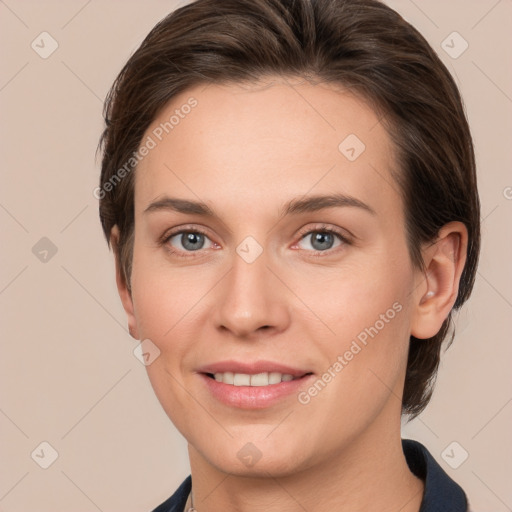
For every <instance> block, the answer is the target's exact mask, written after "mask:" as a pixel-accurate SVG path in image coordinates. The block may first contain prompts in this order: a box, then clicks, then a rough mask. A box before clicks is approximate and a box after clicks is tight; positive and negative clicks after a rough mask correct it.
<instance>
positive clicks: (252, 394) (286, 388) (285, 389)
mask: <svg viewBox="0 0 512 512" xmlns="http://www.w3.org/2000/svg"><path fill="white" fill-rule="evenodd" d="M200 376H201V377H202V379H203V381H204V382H205V384H206V387H207V388H208V390H209V391H210V393H211V394H212V395H213V396H214V397H215V398H216V399H217V400H219V401H221V402H223V403H224V404H226V405H230V406H232V407H238V408H240V409H264V408H266V407H270V406H272V405H274V404H276V403H278V402H280V401H281V400H283V399H285V398H287V397H290V396H291V395H295V396H296V395H297V394H298V393H299V391H300V389H301V388H303V387H305V386H307V385H308V382H309V381H310V379H311V378H313V375H304V376H303V377H301V378H299V379H294V380H290V381H288V382H280V383H279V384H270V385H269V386H233V385H231V384H224V383H223V382H217V381H216V380H215V379H212V378H211V377H208V375H205V374H204V373H202V374H200Z"/></svg>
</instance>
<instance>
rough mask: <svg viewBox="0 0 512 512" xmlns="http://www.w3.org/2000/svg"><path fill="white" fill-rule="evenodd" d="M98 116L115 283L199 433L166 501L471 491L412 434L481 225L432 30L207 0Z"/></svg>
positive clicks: (170, 410)
mask: <svg viewBox="0 0 512 512" xmlns="http://www.w3.org/2000/svg"><path fill="white" fill-rule="evenodd" d="M105 119H106V128H105V131H104V133H103V136H102V140H101V143H102V150H103V162H102V173H101V182H100V187H99V188H98V189H97V191H96V194H97V197H98V198H99V199H100V218H101V221H102V225H103V229H104V232H105V235H106V237H107V240H108V242H109V243H110V244H111V245H112V247H113V249H114V254H115V259H116V273H117V285H118V289H119V293H120V297H121V300H122V303H123V306H124V309H125V311H126V313H127V318H128V324H129V328H130V333H131V334H132V336H133V337H134V338H136V339H138V340H142V343H141V347H142V352H143V355H144V357H145V363H146V365H147V371H148V375H149V378H150V381H151V384H152V386H153V388H154V390H155V393H156V395H157V397H158V399H159V401H160V402H161V404H162V406H163V408H164V410H165V412H166V413H167V414H168V416H169V418H170V419H171V420H172V422H173V423H174V424H175V426H176V427H177V428H178V430H179V431H180V432H181V433H182V434H183V436H184V437H185V438H186V440H187V442H188V447H189V456H190V465H191V477H189V478H187V479H186V480H185V482H184V483H183V484H182V485H181V486H180V488H179V489H178V490H177V491H176V493H175V494H174V495H173V496H171V498H169V500H167V501H166V502H165V503H163V504H162V505H160V506H159V507H157V508H156V509H155V512H163V511H178V510H179V511H182V510H197V512H209V511H219V510H223V511H231V510H232V511H235V510H236V511H259V510H261V511H273V510H279V511H296V510H307V511H324V510H349V511H351V512H353V511H363V510H364V511H368V510H379V511H397V510H400V511H402V512H418V511H419V510H421V511H422V512H429V511H434V510H436V511H437V510H450V511H454V512H455V511H465V510H467V506H468V505H467V499H466V496H465V494H464V492H463V490H462V489H461V488H460V487H459V486H458V485H457V484H456V483H455V482H454V481H452V480H451V479H450V478H449V477H448V475H447V474H446V473H444V471H443V470H442V469H441V467H440V466H439V465H438V464H437V463H436V462H435V460H434V459H433V458H432V456H431V455H430V454H429V452H428V451H427V449H426V448H425V447H423V446H422V445H421V444H419V443H417V442H413V441H408V440H402V439H401V438H400V421H401V416H402V415H408V416H409V417H411V418H412V417H415V416H416V415H418V414H419V413H420V412H421V411H422V410H423V409H424V408H425V406H426V405H427V403H428V401H429V399H430V396H431V393H432V384H433V381H434V378H435V375H436V372H437V368H438V364H439V355H440V349H441V344H442V342H443V340H444V339H445V338H446V337H447V333H448V329H449V326H450V321H451V311H452V309H453V308H459V307H460V306H461V305H462V304H463V303H464V302H465V301H466V300H467V298H468V297H469V295H470V292H471V289H472V285H473V281H474V277H475V272H476V265H477V260H478V252H479V243H480V233H479V200H478V193H477V187H476V176H475V162H474V154H473V147H472V140H471V135H470V132H469V128H468V124H467V121H466V118H465V114H464V110H463V107H462V102H461V98H460V95H459V92H458V90H457V87H456V86H455V84H454V81H453V80H452V78H451V76H450V74H449V73H448V71H447V70H446V68H445V67H444V65H443V64H442V63H441V61H440V60H439V58H438V57H437V56H436V54H435V53H434V51H433V50H432V49H431V48H430V47H429V45H428V44H427V43H426V41H425V40H424V38H423V37H422V36H421V35H420V34H419V33H418V32H417V31H416V30H415V29H414V28H413V27H411V25H409V24H408V23H407V22H405V21H404V20H403V19H402V18H401V17H400V16H399V15H398V14H397V13H395V12H394V11H393V10H391V9H390V8H388V7H386V6H385V5H383V4H381V3H380V2H377V1H375V0H316V1H315V0H297V1H290V0H256V1H253V0H250V1H249V0H223V1H222V2H219V1H213V0H198V1H196V2H194V3H192V4H189V5H187V6H185V7H182V8H180V9H178V10H177V11H175V12H173V13H172V14H170V15H169V16H167V17H166V18H165V19H163V20H162V21H161V22H159V23H158V24H157V25H156V26H155V27H154V29H153V30H152V31H151V32H150V34H149V35H148V36H147V38H146V39H145V40H144V42H143V43H142V45H141V47H140V48H139V49H138V50H137V51H136V52H135V53H134V55H133V56H132V57H131V58H130V60H129V61H128V63H127V64H126V65H125V67H124V68H123V70H122V71H121V73H120V75H119V76H118V78H117V79H116V81H115V83H114V85H113V87H112V89H111V91H110V93H109V95H108V98H107V101H106V105H105Z"/></svg>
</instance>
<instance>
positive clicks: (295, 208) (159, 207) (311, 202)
mask: <svg viewBox="0 0 512 512" xmlns="http://www.w3.org/2000/svg"><path fill="white" fill-rule="evenodd" d="M335 207H355V208H360V209H362V210H364V211H366V212H368V213H370V214H372V215H376V213H375V210H374V209H373V208H372V207H371V206H369V205H367V204H366V203H364V202H363V201H361V200H359V199H357V198H355V197H352V196H348V195H345V194H330V195H316V196H309V197H307V198H304V199H303V198H296V199H292V200H291V201H288V202H287V203H286V204H285V205H284V207H282V208H281V210H280V214H279V218H282V217H285V216H286V215H293V214H300V213H307V212H316V211H318V210H323V209H325V208H335ZM156 211H175V212H178V213H184V214H195V215H202V216H205V217H216V215H215V213H214V212H213V210H212V209H211V208H210V207H209V206H208V205H207V204H206V203H203V202H201V201H191V200H189V199H178V198H175V197H167V196H166V197H163V198H162V199H158V200H157V201H153V202H152V203H151V204H150V205H149V206H148V207H147V208H146V209H145V210H144V213H150V212H156Z"/></svg>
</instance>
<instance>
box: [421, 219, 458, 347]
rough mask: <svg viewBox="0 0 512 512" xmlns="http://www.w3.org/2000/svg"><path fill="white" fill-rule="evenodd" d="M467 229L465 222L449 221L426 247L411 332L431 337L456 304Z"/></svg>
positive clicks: (423, 337)
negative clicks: (423, 269) (423, 268)
mask: <svg viewBox="0 0 512 512" xmlns="http://www.w3.org/2000/svg"><path fill="white" fill-rule="evenodd" d="M467 243H468V233H467V229H466V226H465V225H464V224H463V223H462V222H450V223H448V224H446V225H445V226H443V228H442V229H441V230H440V231H439V234H438V238H437V240H436V241H435V242H434V243H433V244H432V245H430V246H428V247H427V248H426V249H425V250H424V251H423V261H424V262H425V273H424V274H423V275H422V276H421V281H420V282H419V283H418V284H417V286H416V289H415V298H414V303H415V312H414V315H413V319H412V324H411V334H412V335H413V336H414V337H416V338H420V339H426V338H431V337H433V336H435V335H436V334H437V333H438V332H439V330H440V329H441V327H442V325H443V322H444V321H445V320H446V318H447V317H448V315H449V314H450V311H451V310H452V308H453V305H454V303H455V300H456V299H457V294H458V291H459V282H460V276H461V274H462V271H463V269H464V265H465V263H466V251H467Z"/></svg>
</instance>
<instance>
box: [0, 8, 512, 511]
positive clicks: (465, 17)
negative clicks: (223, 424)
mask: <svg viewBox="0 0 512 512" xmlns="http://www.w3.org/2000/svg"><path fill="white" fill-rule="evenodd" d="M389 4H390V5H391V6H392V7H394V8H396V9H397V10H398V11H399V12H400V13H402V14H403V15H404V16H405V17H406V19H408V20H409V21H410V22H411V23H413V24H414V25H415V26H416V27H417V28H418V29H419V30H420V31H421V32H422V33H423V34H424V35H425V36H426V37H427V39H428V40H429V41H430V43H431V44H432V45H433V47H434V48H435V49H436V50H437V51H438V53H439V54H440V56H441V57H442V58H443V60H444V62H445V63H446V64H447V65H448V67H449V69H450V70H451V71H452V73H453V74H454V76H455V77H456V79H457V82H458V83H459V85H460V87H461V90H462V93H463V96H464V98H465V102H466V104H467V110H468V115H469V119H470V123H471V125H472V127H473V133H474V138H475V143H476V153H477V159H478V168H479V185H480V194H481V200H482V228H483V252H482V256H481V263H480V268H479V273H478V277H477V281H476V287H475V290H474V294H473V297H472V299H471V301H470V303H469V305H468V307H466V308H465V309H464V310H463V312H462V313H461V315H460V317H459V320H458V322H459V331H458V335H457V337H456V340H455V342H454V344H453V345H452V347H451V348H450V349H449V350H448V351H447V352H446V354H445V357H444V360H443V363H442V368H441V373H440V376H439V380H438V384H437V388H436V392H435V395H434V399H433V401H432V403H431V405H430V406H429V408H428V409H427V411H426V412H425V413H424V414H423V415H422V416H421V418H420V419H418V420H416V421H414V422H413V423H411V424H409V425H407V426H405V427H404V436H405V437H412V438H416V439H418V440H420V441H422V442H423V443H424V444H426V445H427V446H428V447H429V449H430V450H431V452H432V453H433V454H434V455H435V457H436V458H437V459H438V461H439V462H440V464H441V465H442V466H443V468H445V469H446V471H448V473H449V474H450V475H452V476H453V477H454V478H455V479H456V480H457V481H458V482H460V484H461V485H462V486H463V487H464V488H465V490H466V491H467V493H468V495H469V497H470V500H471V502H472V504H473V508H474V509H475V510H477V511H490V512H491V511H492V512H502V511H510V510H512V492H511V486H510V478H511V460H512V443H511V438H510V434H509V432H508V431H509V429H510V426H511V419H512V403H511V402H512V383H511V379H510V360H511V358H510V356H511V350H512V349H511V343H510V341H511V339H512V329H511V322H510V318H511V312H512V283H511V280H512V276H511V272H510V262H511V261H512V237H511V236H510V235H511V232H510V220H511V218H512V216H511V214H512V188H511V187H512V175H511V172H510V169H511V168H512V167H511V163H512V162H511V161H512V152H511V143H510V134H511V124H512V119H511V112H512V73H511V67H510V62H511V61H510V57H511V55H510V54H511V51H510V50H511V39H512V36H511V34H512V32H511V30H510V27H512V1H511V0H500V1H497V0H478V1H477V0H470V1H468V0H452V1H450V2H446V1H443V0H425V1H420V0H416V1H415V2H413V1H412V0H393V1H391V0H390V1H389ZM177 5H178V3H177V2H173V1H167V2H165V1H157V0H152V1H148V2H134V1H124V2H120V1H112V0H110V1H99V0H90V1H84V0H73V1H67V2H64V1H60V2H58V1H56V0H52V1H45V2H38V1H35V0H32V1H21V0H5V1H0V34H1V35H0V38H1V46H0V47H1V48H2V53H1V55H2V67H1V76H0V106H1V116H2V117H1V138H0V140H1V141H2V142H1V144H2V145H1V156H2V158H1V169H2V186H1V189H0V225H1V230H2V237H1V240H2V247H3V250H2V260H1V265H0V308H1V317H2V323H1V326H2V327H1V335H2V357H1V363H0V365H1V366H0V385H1V390H2V393H1V399H0V430H1V447H2V455H1V458H0V460H1V463H0V466H1V469H0V471H1V473H0V510H1V511H4V512H22V511H23V512H27V511H29V510H30V511H32V510H37V511H39V512H47V511H48V512H49V511H52V512H60V511H62V512H64V511H66V512H69V511H74V512H85V511H97V510H100V511H103V512H110V511H121V510H122V511H124V512H131V511H133V512H142V511H149V510H151V509H152V508H153V507H154V506H156V505H157V504H159V503H160V502H161V501H163V500H164V499H165V498H167V497H168V496H169V495H170V494H171V493H172V492H173V491H174V489H175V488H176V487H177V486H178V484H179V483H180V482H181V481H182V480H183V478H184V477H185V476H186V475H187V474H188V460H187V453H186V444H185V442H184V440H183V439H182V438H181V436H180V435H179V434H178V433H177V431H176V430H175V429H174V427H173V426H172V424H171V423H170V421H169V420H168V419H167V417H166V415H165V414H164V412H163V411H162V410H161V408H160V405H159V403H158V402H157V400H156V398H155V397H154V395H153V392H152V389H151V387H150V385H149V381H148V379H147V377H146V373H145V368H144V366H143V365H142V364H141V363H140V362H139V361H138V360H137V359H136V358H135V357H134V355H133V350H134V349H135V347H136V346H137V343H136V342H135V341H134V340H133V339H132V338H131V337H130V336H129V335H128V333H127V329H126V323H125V317H124V312H123V310H122V308H121V305H120V302H119V299H118V297H117V292H116V289H115V283H114V274H113V264H112V261H111V256H110V255H109V254H108V252H107V248H106V244H105V242H104V240H103V238H102V233H101V231H100V224H99V221H98V211H97V206H98V205H97V200H96V199H95V198H94V197H93V194H92V191H93V189H94V188H95V186H96V185H97V181H98V172H99V166H98V163H97V162H96V161H95V150H96V145H97V142H98V137H99V135H100V132H101V129H102V117H101V109H102V100H103V98H104V97H105V94H106V92H107V90H108V88H109V86H110V84H111V83H112V81H113V79H114V78H115V76H116V75H117V73H118V71H119V70H120V69H121V66H122V64H123V63H124V62H125V61H126V59H127V58H128V56H129V55H130V54H131V53H132V52H133V51H134V50H135V49H136V48H137V46H138V44H139V43H140V42H141V41H142V39H143V37H144V36H145V35H146V33H147V32H148V31H149V30H150V29H151V27H152V26H153V25H154V24H155V23H156V22H157V21H158V20H160V19H161V18H162V17H163V16H164V15H165V14H167V13H168V12H169V11H171V10H172V9H173V8H175V7H176V6H177ZM43 31H46V32H48V33H49V34H51V36H52V37H53V38H54V39H55V40H56V41H57V43H58V48H57V50H56V51H55V52H54V53H53V54H52V55H50V56H49V57H48V58H46V59H43V58H42V57H41V56H40V55H39V54H38V53H36V51H34V50H33V49H32V48H31V43H32V41H34V40H35V44H39V48H38V50H39V51H40V52H41V51H43V48H41V47H42V43H41V37H45V38H46V39H45V43H44V48H45V50H46V51H47V50H48V49H50V48H51V46H50V40H49V39H48V36H41V37H38V36H39V34H40V33H41V32H43ZM454 31H457V32H458V33H459V34H460V35H461V36H462V37H463V38H464V40H466V41H467V43H468V44H469V47H468V49H467V50H466V51H465V52H464V53H463V54H462V55H460V56H459V57H458V58H453V57H450V56H449V55H448V54H447V53H446V52H445V50H444V49H443V47H442V46H441V44H442V42H443V41H444V40H445V39H446V38H447V36H449V35H450V34H451V33H452V32H454ZM447 41H448V44H450V45H451V46H453V47H454V50H452V53H453V51H455V50H458V49H461V48H462V47H461V46H460V45H461V44H463V42H462V40H460V39H453V36H451V39H448V40H447ZM451 41H454V42H453V43H452V42H451ZM445 44H446V43H445ZM36 48H37V47H36ZM43 237H47V238H48V239H49V240H51V242H52V243H53V244H54V246H55V248H56V249H57V252H56V253H55V254H54V255H53V254H52V252H51V250H50V252H48V253H47V254H46V253H44V250H45V249H46V250H48V241H42V242H39V241H40V239H41V238H43ZM38 242H39V244H40V245H37V246H36V249H34V250H33V247H34V246H35V245H36V244H37V243H38ZM45 244H46V245H45ZM34 252H35V254H34ZM45 255H46V261H41V260H40V258H43V257H44V256H45ZM43 441H46V442H48V443H50V445H51V446H52V447H53V448H54V449H55V450H56V451H57V452H58V458H57V459H56V460H55V462H54V463H53V464H52V465H51V466H50V467H48V469H42V468H41V467H40V466H39V464H44V462H46V463H48V462H50V461H51V450H50V449H49V448H48V447H45V446H44V445H43V447H40V446H39V445H40V443H41V442H43ZM453 441H456V442H457V443H458V445H455V447H453V446H451V447H450V448H449V449H448V454H449V455H451V459H448V458H447V460H449V462H450V463H451V464H452V465H454V461H455V462H460V461H461V460H462V457H463V455H464V452H463V451H462V450H465V451H467V452H468V454H469V456H468V458H467V460H465V461H464V462H463V463H462V464H461V465H460V466H459V467H458V468H457V469H452V468H451V467H450V466H449V465H448V463H447V462H446V461H445V460H444V459H443V457H442V453H443V451H444V450H445V448H447V447H448V446H449V445H450V444H451V443H452V442H453ZM452 449H453V450H454V451H453V452H452V451H451V450H452ZM34 450H35V452H34ZM32 453H34V454H33V456H32V457H31V454H32Z"/></svg>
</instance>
